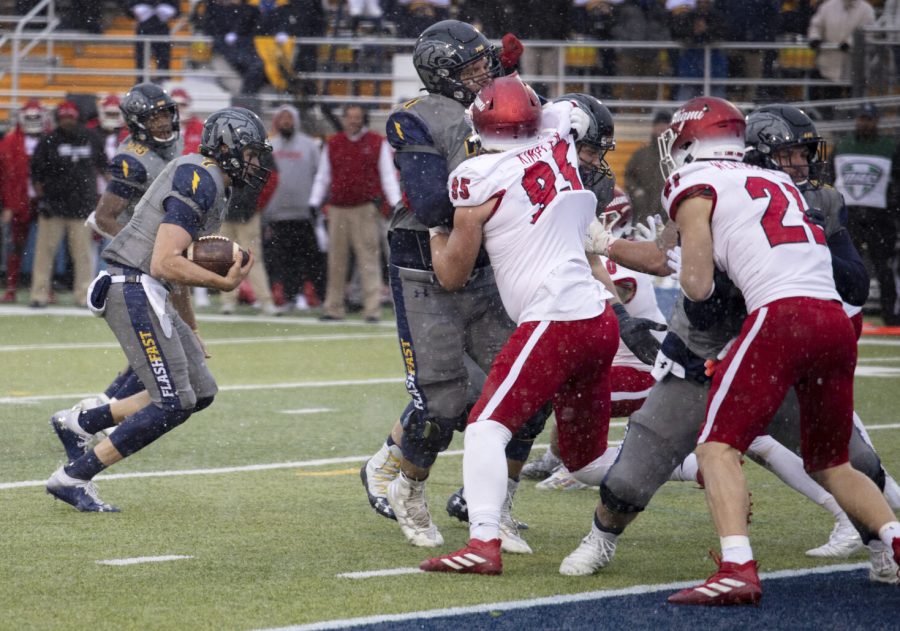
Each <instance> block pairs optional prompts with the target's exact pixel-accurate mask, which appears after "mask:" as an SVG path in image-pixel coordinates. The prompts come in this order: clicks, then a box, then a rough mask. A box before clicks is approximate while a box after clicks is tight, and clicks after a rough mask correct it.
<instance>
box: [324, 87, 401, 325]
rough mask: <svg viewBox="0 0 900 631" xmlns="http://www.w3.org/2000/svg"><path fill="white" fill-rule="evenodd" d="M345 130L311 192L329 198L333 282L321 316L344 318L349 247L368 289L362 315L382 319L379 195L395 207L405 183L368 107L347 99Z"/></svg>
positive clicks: (330, 146)
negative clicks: (372, 127) (373, 127)
mask: <svg viewBox="0 0 900 631" xmlns="http://www.w3.org/2000/svg"><path fill="white" fill-rule="evenodd" d="M341 123H342V124H343V131H341V132H338V133H337V134H335V135H334V136H332V137H331V138H329V139H328V142H327V144H326V145H325V149H324V150H323V151H322V157H321V158H320V160H319V168H318V170H317V171H316V179H315V181H314V182H313V188H312V193H311V194H310V197H309V205H310V206H311V207H319V206H321V205H322V203H323V202H324V201H325V200H326V199H327V201H328V240H329V245H328V283H327V287H326V290H325V304H324V306H323V308H322V316H321V318H320V319H322V320H341V319H343V318H344V315H345V313H346V310H345V305H344V290H345V288H346V284H347V275H348V272H349V267H350V262H349V258H350V251H351V249H352V251H353V255H354V257H355V258H356V265H357V269H358V271H359V276H360V283H361V285H362V290H363V316H364V317H365V319H366V321H367V322H377V321H378V320H379V319H380V314H381V229H380V222H381V217H380V215H379V213H378V208H377V207H376V205H375V203H374V200H375V199H376V198H377V197H380V196H381V195H384V197H386V198H387V201H388V203H389V204H390V205H391V206H392V207H393V206H394V205H395V204H397V203H398V202H399V201H400V184H399V182H398V180H397V172H396V170H395V169H394V164H393V159H392V156H391V149H390V146H389V145H388V143H386V142H385V140H384V137H383V136H380V135H379V134H376V133H375V132H373V131H370V130H369V129H368V127H367V125H368V120H367V116H366V112H365V110H364V109H363V108H362V107H360V106H359V105H348V106H346V107H345V108H344V112H343V116H342V118H341Z"/></svg>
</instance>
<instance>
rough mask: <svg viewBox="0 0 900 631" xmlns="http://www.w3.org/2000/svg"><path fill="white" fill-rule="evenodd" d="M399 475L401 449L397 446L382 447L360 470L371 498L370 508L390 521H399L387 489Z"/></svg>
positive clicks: (364, 486) (385, 445) (364, 485)
mask: <svg viewBox="0 0 900 631" xmlns="http://www.w3.org/2000/svg"><path fill="white" fill-rule="evenodd" d="M398 475H400V448H399V447H397V446H396V445H392V446H391V447H388V446H387V444H384V445H382V446H381V449H379V450H378V453H376V454H375V455H374V456H372V457H371V458H369V459H368V460H367V461H366V464H364V465H363V466H362V468H361V469H360V470H359V477H360V479H361V480H362V484H363V488H365V489H366V495H367V496H368V498H369V506H371V507H372V508H373V509H375V512H376V513H378V514H379V515H381V516H382V517H387V518H388V519H397V517H396V516H395V515H394V509H392V508H391V505H390V504H389V503H388V499H387V487H388V484H390V483H391V482H393V481H394V479H395V478H396V477H397V476H398Z"/></svg>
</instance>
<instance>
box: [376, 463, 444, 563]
mask: <svg viewBox="0 0 900 631" xmlns="http://www.w3.org/2000/svg"><path fill="white" fill-rule="evenodd" d="M387 499H388V503H389V504H390V505H391V508H392V509H394V517H395V518H396V520H397V523H399V524H400V530H402V531H403V534H404V536H406V540H407V541H409V542H410V543H411V544H412V545H414V546H419V547H420V548H436V547H437V546H439V545H443V543H444V538H443V537H442V536H441V533H440V532H439V531H438V529H437V526H435V525H434V523H432V521H431V513H429V512H428V503H427V502H426V501H425V481H424V480H422V481H421V482H420V481H417V480H410V479H409V478H407V477H406V476H405V475H403V472H402V471H401V472H400V475H398V476H397V477H396V478H395V479H394V481H393V482H391V483H390V484H388V488H387Z"/></svg>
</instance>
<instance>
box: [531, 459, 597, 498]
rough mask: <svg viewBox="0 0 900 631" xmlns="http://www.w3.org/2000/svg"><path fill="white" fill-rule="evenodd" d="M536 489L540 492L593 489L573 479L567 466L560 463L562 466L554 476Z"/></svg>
mask: <svg viewBox="0 0 900 631" xmlns="http://www.w3.org/2000/svg"><path fill="white" fill-rule="evenodd" d="M534 488H536V489H538V490H539V491H577V490H579V489H588V488H591V487H589V486H588V485H587V484H584V483H583V482H579V481H578V480H576V479H575V478H574V477H572V474H571V473H569V470H568V469H567V468H566V465H564V464H562V463H560V465H559V466H558V467H556V469H554V470H553V474H552V475H551V476H550V477H549V478H547V479H546V480H541V481H540V482H538V483H537V484H535V485H534ZM595 488H596V487H595Z"/></svg>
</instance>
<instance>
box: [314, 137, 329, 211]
mask: <svg viewBox="0 0 900 631" xmlns="http://www.w3.org/2000/svg"><path fill="white" fill-rule="evenodd" d="M329 186H331V158H330V157H329V155H328V145H325V146H324V147H323V148H322V153H321V155H320V156H319V168H318V169H317V170H316V178H315V179H314V180H313V185H312V192H311V193H310V194H309V205H310V206H316V207H318V206H321V205H322V203H323V202H324V201H325V200H326V199H328V187H329Z"/></svg>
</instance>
